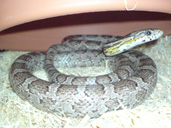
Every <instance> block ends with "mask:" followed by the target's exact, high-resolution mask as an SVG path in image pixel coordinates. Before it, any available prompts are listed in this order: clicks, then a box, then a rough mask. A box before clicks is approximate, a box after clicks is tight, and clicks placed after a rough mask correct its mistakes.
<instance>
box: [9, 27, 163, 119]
mask: <svg viewBox="0 0 171 128" xmlns="http://www.w3.org/2000/svg"><path fill="white" fill-rule="evenodd" d="M162 34H163V32H162V31H161V30H159V29H144V30H139V31H135V32H132V33H130V34H128V35H126V36H123V37H121V36H111V35H72V36H68V37H65V38H64V40H63V43H62V44H55V45H53V46H51V47H50V48H49V50H48V51H47V52H31V53H27V54H24V55H22V56H20V57H18V58H17V59H16V60H15V61H14V63H13V64H12V66H11V69H10V73H9V79H10V84H11V86H12V88H13V90H14V91H15V92H16V93H17V94H18V95H19V96H20V97H21V98H22V99H24V100H27V101H29V102H30V103H32V104H33V105H34V106H36V107H37V108H39V109H43V110H45V111H49V112H53V113H55V114H58V115H66V116H71V117H83V116H85V115H89V116H90V117H98V116H100V115H102V114H103V113H105V112H108V111H114V110H120V109H124V108H133V107H135V106H137V105H139V104H141V103H142V102H143V101H144V100H145V99H147V98H148V97H149V95H150V94H151V93H152V92H153V90H154V88H155V85H156V81H157V68H156V65H155V63H154V62H153V60H152V59H151V58H150V57H148V56H147V55H145V54H143V53H141V52H138V51H134V50H129V49H131V48H133V47H135V46H137V45H140V44H143V43H146V42H149V41H153V40H156V39H158V38H159V37H161V35H162ZM94 66H102V67H106V66H107V67H109V68H110V69H111V70H112V71H111V72H110V73H107V74H103V75H97V76H74V75H66V74H64V73H61V72H60V71H58V68H60V67H62V68H68V67H69V68H75V67H94ZM40 69H45V70H46V72H47V74H48V76H49V81H45V80H42V79H40V78H38V77H36V76H34V75H33V72H34V71H36V70H40Z"/></svg>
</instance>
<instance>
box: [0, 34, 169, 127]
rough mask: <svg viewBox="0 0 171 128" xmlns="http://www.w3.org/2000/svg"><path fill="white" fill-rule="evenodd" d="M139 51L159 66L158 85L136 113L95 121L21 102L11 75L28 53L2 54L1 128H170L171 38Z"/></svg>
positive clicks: (114, 114) (124, 112) (117, 113)
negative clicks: (14, 67) (10, 80)
mask: <svg viewBox="0 0 171 128" xmlns="http://www.w3.org/2000/svg"><path fill="white" fill-rule="evenodd" d="M139 50H141V51H142V52H144V53H145V54H147V55H149V56H150V57H152V58H153V60H154V61H155V62H156V65H157V68H158V82H157V86H156V89H155V91H154V92H153V94H152V95H151V96H150V97H149V99H147V100H146V101H145V102H144V103H143V104H142V105H139V106H137V107H136V108H134V109H131V110H126V109H125V110H120V111H114V112H108V113H105V114H104V115H102V116H101V117H99V118H93V119H90V118H89V117H88V116H86V117H84V118H70V117H59V116H57V115H54V114H51V113H47V112H44V111H41V110H38V109H36V108H35V107H33V106H32V105H30V104H29V103H28V102H27V101H23V100H21V99H20V98H19V97H18V96H17V95H16V94H15V93H14V92H13V90H12V88H11V86H10V84H9V78H8V73H9V69H10V66H11V64H12V62H13V61H14V60H15V59H16V58H17V57H18V56H20V55H22V54H24V53H25V52H14V51H8V52H3V53H0V62H1V63H0V115H1V116H0V128H170V127H171V36H167V37H164V38H161V39H160V40H158V41H157V42H154V43H152V44H150V45H144V46H143V47H141V48H139ZM42 75H44V74H42Z"/></svg>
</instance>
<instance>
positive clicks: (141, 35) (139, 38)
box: [103, 29, 163, 56]
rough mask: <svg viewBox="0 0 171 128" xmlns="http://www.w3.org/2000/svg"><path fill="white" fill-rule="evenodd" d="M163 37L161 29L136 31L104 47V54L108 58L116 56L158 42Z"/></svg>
mask: <svg viewBox="0 0 171 128" xmlns="http://www.w3.org/2000/svg"><path fill="white" fill-rule="evenodd" d="M162 35H163V31H162V30H160V29H143V30H139V31H134V32H131V33H130V34H128V35H126V36H123V38H121V39H119V40H116V41H114V42H109V43H106V45H104V46H103V53H104V54H105V55H106V56H114V55H117V54H120V53H122V52H124V51H127V50H129V49H131V48H134V47H136V46H138V45H141V44H145V43H147V42H150V41H153V40H157V39H158V38H160V37H161V36H162Z"/></svg>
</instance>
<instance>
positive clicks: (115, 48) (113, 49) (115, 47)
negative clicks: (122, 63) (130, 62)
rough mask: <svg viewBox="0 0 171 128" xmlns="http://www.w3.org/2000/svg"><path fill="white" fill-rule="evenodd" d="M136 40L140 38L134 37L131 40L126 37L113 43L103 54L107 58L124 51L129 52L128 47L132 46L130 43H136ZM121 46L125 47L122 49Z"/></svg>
mask: <svg viewBox="0 0 171 128" xmlns="http://www.w3.org/2000/svg"><path fill="white" fill-rule="evenodd" d="M138 38H140V37H136V38H133V39H132V37H128V38H124V39H122V40H119V41H118V42H114V43H113V44H111V45H110V46H109V47H108V48H105V49H104V54H105V55H107V56H113V55H116V54H119V53H122V52H124V51H125V50H129V49H130V48H129V47H130V46H131V45H133V44H132V43H133V42H134V41H136V40H137V39H138ZM123 46H125V47H123Z"/></svg>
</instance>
